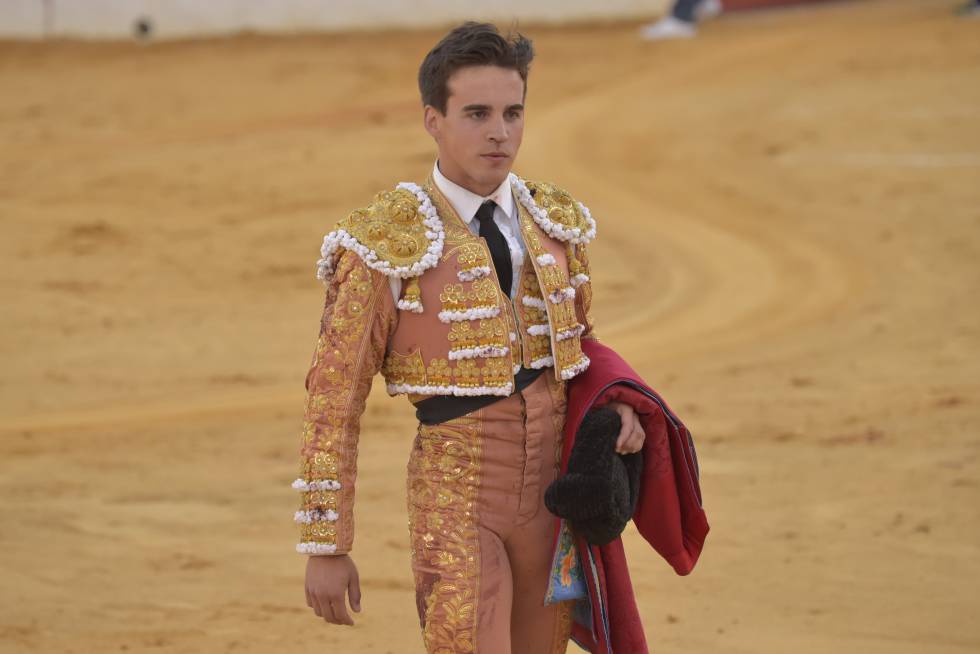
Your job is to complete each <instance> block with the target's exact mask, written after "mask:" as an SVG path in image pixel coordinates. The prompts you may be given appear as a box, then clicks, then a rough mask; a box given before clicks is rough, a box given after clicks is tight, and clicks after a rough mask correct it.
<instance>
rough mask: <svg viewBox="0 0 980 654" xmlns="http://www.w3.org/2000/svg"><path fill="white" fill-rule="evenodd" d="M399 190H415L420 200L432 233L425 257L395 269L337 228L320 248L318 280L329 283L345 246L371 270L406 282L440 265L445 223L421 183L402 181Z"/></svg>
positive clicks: (427, 234) (375, 253)
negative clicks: (337, 258) (335, 256)
mask: <svg viewBox="0 0 980 654" xmlns="http://www.w3.org/2000/svg"><path fill="white" fill-rule="evenodd" d="M396 188H399V189H406V190H408V191H411V192H412V193H414V194H415V197H416V199H417V200H418V201H419V209H418V210H419V213H421V214H422V215H423V216H424V218H423V220H422V224H423V225H425V226H426V227H427V228H428V231H426V232H425V237H426V238H427V239H429V247H428V249H427V250H426V253H425V254H424V255H422V258H421V259H420V260H418V261H416V262H415V263H413V264H412V265H411V266H392V265H391V264H390V263H388V262H387V261H385V260H384V259H379V258H378V253H377V252H375V251H374V250H371V249H369V248H368V247H367V246H366V245H364V244H362V243H361V242H360V241H358V240H357V239H356V238H354V237H353V236H352V235H351V234H350V233H348V232H347V231H346V230H344V229H337V230H335V231H332V232H330V233H329V234H327V235H326V236H324V237H323V245H322V246H321V247H320V257H321V258H320V260H319V261H317V262H316V266H317V272H316V276H317V279H320V280H323V282H324V283H326V282H327V280H328V279H329V278H330V275H332V274H333V265H334V262H333V255H334V253H335V252H336V251H337V249H338V248H340V247H345V248H347V249H348V250H352V251H354V252H356V253H357V254H358V256H360V257H361V259H363V260H364V263H365V264H367V266H368V267H369V268H373V269H375V270H377V271H380V272H382V273H384V274H386V275H389V276H392V277H400V278H402V279H406V278H408V277H416V276H418V275H420V274H422V272H424V271H426V270H428V269H429V268H432V267H434V266H435V265H436V264H438V263H439V258H440V257H441V256H442V246H443V242H444V241H445V238H446V232H445V230H444V229H443V224H442V220H441V219H440V218H439V212H438V211H436V208H435V206H433V204H432V200H431V199H430V198H429V196H428V194H427V193H426V192H425V191H423V190H422V187H421V186H419V185H418V184H413V183H412V182H401V183H400V184H398V186H397V187H396Z"/></svg>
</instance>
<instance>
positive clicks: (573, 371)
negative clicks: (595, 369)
mask: <svg viewBox="0 0 980 654" xmlns="http://www.w3.org/2000/svg"><path fill="white" fill-rule="evenodd" d="M590 363H592V361H590V360H589V357H587V356H585V355H584V354H583V355H582V358H581V359H579V360H578V362H577V363H573V364H572V365H570V366H568V367H567V368H563V369H562V371H561V378H562V379H563V380H568V379H571V378H572V377H574V376H575V375H577V374H579V373H580V372H582V371H583V370H585V369H586V368H588V367H589V364H590Z"/></svg>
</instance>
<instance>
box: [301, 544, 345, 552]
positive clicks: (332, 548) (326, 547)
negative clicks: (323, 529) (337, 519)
mask: <svg viewBox="0 0 980 654" xmlns="http://www.w3.org/2000/svg"><path fill="white" fill-rule="evenodd" d="M296 551H297V552H299V553H300V554H333V553H334V552H336V551H337V545H336V544H335V543H297V544H296Z"/></svg>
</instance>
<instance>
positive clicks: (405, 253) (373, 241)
mask: <svg viewBox="0 0 980 654" xmlns="http://www.w3.org/2000/svg"><path fill="white" fill-rule="evenodd" d="M338 227H339V228H340V229H343V230H345V231H346V232H347V233H348V234H350V235H351V236H353V237H354V238H355V239H357V240H358V241H359V242H360V243H361V244H362V245H364V246H365V247H367V248H368V249H369V250H371V251H373V252H374V253H375V255H376V256H377V257H378V258H379V259H381V260H384V261H387V262H388V263H390V264H391V265H392V266H411V265H412V264H415V263H418V262H419V261H421V260H422V257H423V255H425V253H426V252H427V251H428V248H429V239H428V237H426V235H425V234H426V232H427V231H429V228H428V227H426V225H425V223H424V222H423V218H422V215H421V214H420V213H419V203H418V200H417V199H416V197H415V194H414V193H412V192H411V191H409V190H407V189H396V190H394V191H382V192H381V193H378V194H377V195H376V196H375V197H374V201H373V202H372V203H371V204H370V205H369V206H367V207H365V208H363V209H357V210H355V211H352V212H351V213H350V215H349V216H347V218H345V219H344V220H342V221H340V223H339V225H338Z"/></svg>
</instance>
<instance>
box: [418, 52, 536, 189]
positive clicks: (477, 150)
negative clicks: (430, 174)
mask: <svg viewBox="0 0 980 654" xmlns="http://www.w3.org/2000/svg"><path fill="white" fill-rule="evenodd" d="M447 86H448V89H449V99H448V101H447V102H446V115H445V116H443V115H442V114H441V113H439V110H438V109H436V108H435V107H433V106H431V105H426V107H425V129H426V130H427V131H428V132H429V134H431V135H432V137H433V138H434V139H435V140H436V144H437V145H438V147H439V170H440V171H442V174H443V175H445V176H446V177H448V178H449V179H450V180H452V181H454V182H456V183H457V184H459V185H460V186H462V187H463V188H466V189H469V190H470V191H473V192H474V193H476V194H478V195H489V194H490V193H491V192H493V190H494V189H496V188H497V187H498V186H500V184H501V182H503V181H504V179H506V177H507V175H508V173H510V169H511V168H512V167H513V165H514V159H515V158H516V157H517V150H518V149H519V148H520V147H521V138H523V136H524V80H522V79H521V76H520V74H519V73H518V72H517V71H516V70H512V69H509V68H500V67H499V66H467V67H465V68H460V69H459V70H457V71H456V72H454V73H453V74H452V75H451V76H450V78H449V81H448V83H447Z"/></svg>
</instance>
